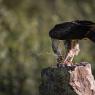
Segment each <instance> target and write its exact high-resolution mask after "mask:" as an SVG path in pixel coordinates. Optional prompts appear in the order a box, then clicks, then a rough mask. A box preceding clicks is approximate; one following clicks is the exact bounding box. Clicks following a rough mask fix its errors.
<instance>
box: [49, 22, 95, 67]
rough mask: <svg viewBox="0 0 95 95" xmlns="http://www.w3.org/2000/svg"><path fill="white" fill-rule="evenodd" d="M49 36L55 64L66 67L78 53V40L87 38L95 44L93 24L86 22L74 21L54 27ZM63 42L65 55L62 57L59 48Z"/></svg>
mask: <svg viewBox="0 0 95 95" xmlns="http://www.w3.org/2000/svg"><path fill="white" fill-rule="evenodd" d="M49 36H50V37H51V41H52V49H53V52H54V54H55V55H56V56H57V64H58V66H59V65H60V64H64V65H66V66H71V65H73V59H74V56H77V55H78V54H79V52H80V48H79V40H82V39H85V38H88V39H90V40H91V41H93V42H95V23H94V22H92V21H88V20H75V21H71V22H64V23H61V24H57V25H55V26H54V27H53V28H52V29H51V30H50V31H49ZM62 41H63V44H64V47H65V48H66V53H65V54H64V56H63V55H62V51H61V49H60V47H59V45H60V42H62Z"/></svg>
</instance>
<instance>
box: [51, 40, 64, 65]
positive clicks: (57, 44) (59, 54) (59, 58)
mask: <svg viewBox="0 0 95 95" xmlns="http://www.w3.org/2000/svg"><path fill="white" fill-rule="evenodd" d="M51 40H52V49H53V52H54V54H55V55H56V58H57V65H58V64H61V63H62V60H63V56H62V49H61V48H60V40H57V39H51Z"/></svg>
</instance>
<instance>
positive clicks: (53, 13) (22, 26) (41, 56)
mask: <svg viewBox="0 0 95 95" xmlns="http://www.w3.org/2000/svg"><path fill="white" fill-rule="evenodd" d="M77 19H81V20H91V21H93V22H95V0H0V95H38V87H39V84H40V80H41V79H40V73H41V70H42V69H43V68H46V67H48V66H51V65H55V64H56V60H55V56H54V54H53V52H52V49H51V39H50V38H49V35H48V33H49V30H50V29H51V28H52V27H53V26H54V25H55V24H58V23H62V22H64V21H72V20H77ZM80 44H81V45H80V48H81V52H80V55H79V56H78V57H76V58H75V59H76V62H80V61H88V62H90V63H91V64H92V69H93V74H94V75H95V44H94V43H93V42H91V41H89V40H83V41H81V42H80Z"/></svg>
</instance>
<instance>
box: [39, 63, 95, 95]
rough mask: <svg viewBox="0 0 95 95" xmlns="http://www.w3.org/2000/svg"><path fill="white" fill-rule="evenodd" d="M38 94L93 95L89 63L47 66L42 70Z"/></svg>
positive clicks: (92, 81) (94, 87)
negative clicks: (58, 66) (60, 66)
mask: <svg viewBox="0 0 95 95" xmlns="http://www.w3.org/2000/svg"><path fill="white" fill-rule="evenodd" d="M39 93H40V95H95V80H94V77H93V75H92V71H91V64H89V63H87V62H82V63H80V64H78V65H76V66H73V67H62V68H57V67H48V68H45V69H43V70H42V73H41V84H40V87H39Z"/></svg>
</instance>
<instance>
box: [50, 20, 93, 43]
mask: <svg viewBox="0 0 95 95" xmlns="http://www.w3.org/2000/svg"><path fill="white" fill-rule="evenodd" d="M49 36H50V37H51V38H54V39H59V40H68V39H69V40H70V39H83V38H89V39H90V40H92V41H94V42H95V23H94V22H91V21H86V20H76V21H72V22H64V23H62V24H57V25H55V27H54V28H53V29H51V31H50V32H49Z"/></svg>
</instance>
